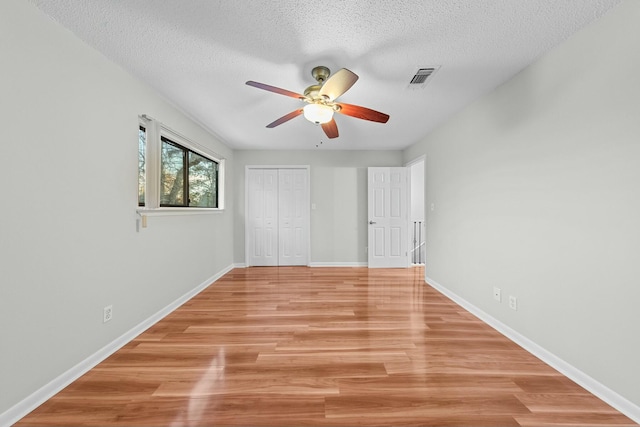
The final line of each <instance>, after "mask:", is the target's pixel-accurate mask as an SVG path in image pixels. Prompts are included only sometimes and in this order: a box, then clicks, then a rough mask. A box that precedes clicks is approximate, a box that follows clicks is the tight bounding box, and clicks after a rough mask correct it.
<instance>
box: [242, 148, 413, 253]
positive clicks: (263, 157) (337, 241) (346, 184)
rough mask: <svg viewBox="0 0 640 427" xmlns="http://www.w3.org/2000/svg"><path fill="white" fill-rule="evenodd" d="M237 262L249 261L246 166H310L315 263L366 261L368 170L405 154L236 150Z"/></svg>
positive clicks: (399, 159)
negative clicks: (246, 219) (246, 258)
mask: <svg viewBox="0 0 640 427" xmlns="http://www.w3.org/2000/svg"><path fill="white" fill-rule="evenodd" d="M234 159H235V165H236V167H235V174H234V176H233V190H234V193H235V202H236V205H235V212H236V219H235V224H234V226H235V232H234V235H235V239H236V245H235V261H236V263H244V262H245V253H244V251H245V246H244V235H245V233H244V213H245V206H244V203H245V196H244V193H245V191H244V190H245V189H244V186H245V176H244V174H245V166H247V165H309V166H310V175H311V176H310V181H311V203H312V204H315V205H316V209H315V210H312V211H311V257H310V259H311V263H312V264H332V265H354V264H360V263H366V262H367V254H366V253H365V247H366V246H367V231H368V230H367V167H368V166H402V152H401V151H325V150H322V149H321V148H319V149H317V150H306V151H305V150H301V151H286V152H283V151H236V152H235V157H234Z"/></svg>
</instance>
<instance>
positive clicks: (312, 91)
mask: <svg viewBox="0 0 640 427" xmlns="http://www.w3.org/2000/svg"><path fill="white" fill-rule="evenodd" d="M330 74H331V71H330V70H329V69H328V68H327V67H324V66H318V67H315V68H314V69H313V70H311V75H312V76H313V78H314V79H316V81H317V82H318V84H314V85H311V86H309V87H308V88H306V89H305V90H304V95H303V94H299V93H296V92H291V91H289V90H286V89H281V88H279V87H275V86H270V85H267V84H264V83H258V82H254V81H251V80H249V81H248V82H247V85H249V86H253V87H257V88H258V89H263V90H268V91H269V92H274V93H279V94H280V95H285V96H290V97H291V98H296V99H299V100H301V101H304V102H306V103H307V105H305V106H304V107H303V108H299V109H297V110H295V111H292V112H290V113H289V114H286V115H284V116H282V117H280V118H279V119H277V120H275V121H274V122H272V123H269V124H268V125H267V127H268V128H274V127H276V126H279V125H281V124H283V123H285V122H288V121H289V120H291V119H293V118H294V117H298V116H299V115H304V117H305V118H306V119H307V120H309V121H310V122H312V123H316V124H320V125H321V126H322V130H324V133H325V134H327V137H329V138H337V137H338V125H337V124H336V121H335V120H334V118H333V114H334V113H340V114H344V115H346V116H351V117H355V118H358V119H363V120H369V121H372V122H378V123H386V122H387V121H388V120H389V115H387V114H384V113H381V112H379V111H375V110H372V109H370V108H365V107H360V106H358V105H352V104H345V103H343V102H336V99H337V98H338V97H339V96H340V95H342V94H344V93H345V92H346V91H348V90H349V89H350V88H351V86H353V84H354V83H355V82H356V81H357V80H358V75H357V74H355V73H354V72H353V71H350V70H347V69H346V68H342V69H340V70H338V71H337V72H335V73H334V74H333V75H331V77H329V75H330Z"/></svg>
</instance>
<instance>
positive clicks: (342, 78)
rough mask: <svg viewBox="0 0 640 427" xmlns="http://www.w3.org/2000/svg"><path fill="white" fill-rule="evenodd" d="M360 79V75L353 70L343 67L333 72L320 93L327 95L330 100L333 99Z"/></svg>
mask: <svg viewBox="0 0 640 427" xmlns="http://www.w3.org/2000/svg"><path fill="white" fill-rule="evenodd" d="M357 80H358V75H357V74H356V73H354V72H353V71H350V70H347V69H346V68H342V69H340V70H338V71H337V72H335V73H333V74H332V75H331V77H329V78H328V79H327V81H326V82H324V84H323V85H322V87H321V88H320V92H318V94H319V95H320V96H326V97H327V98H329V100H331V101H333V100H334V99H336V98H337V97H339V96H340V95H342V94H343V93H345V92H346V91H348V90H349V89H350V88H351V86H353V84H354V83H355V82H356V81H357Z"/></svg>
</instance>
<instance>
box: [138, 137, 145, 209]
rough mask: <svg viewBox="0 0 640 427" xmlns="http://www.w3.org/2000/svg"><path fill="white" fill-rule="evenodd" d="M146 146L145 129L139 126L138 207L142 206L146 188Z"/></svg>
mask: <svg viewBox="0 0 640 427" xmlns="http://www.w3.org/2000/svg"><path fill="white" fill-rule="evenodd" d="M146 146H147V129H146V128H145V127H144V126H140V128H139V130H138V206H144V192H145V190H146V188H147V183H146V179H147V175H146V172H145V170H146V167H145V150H146Z"/></svg>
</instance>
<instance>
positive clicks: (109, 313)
mask: <svg viewBox="0 0 640 427" xmlns="http://www.w3.org/2000/svg"><path fill="white" fill-rule="evenodd" d="M111 319H113V306H112V305H108V306H106V307H105V308H103V309H102V323H107V322H108V321H109V320H111Z"/></svg>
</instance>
